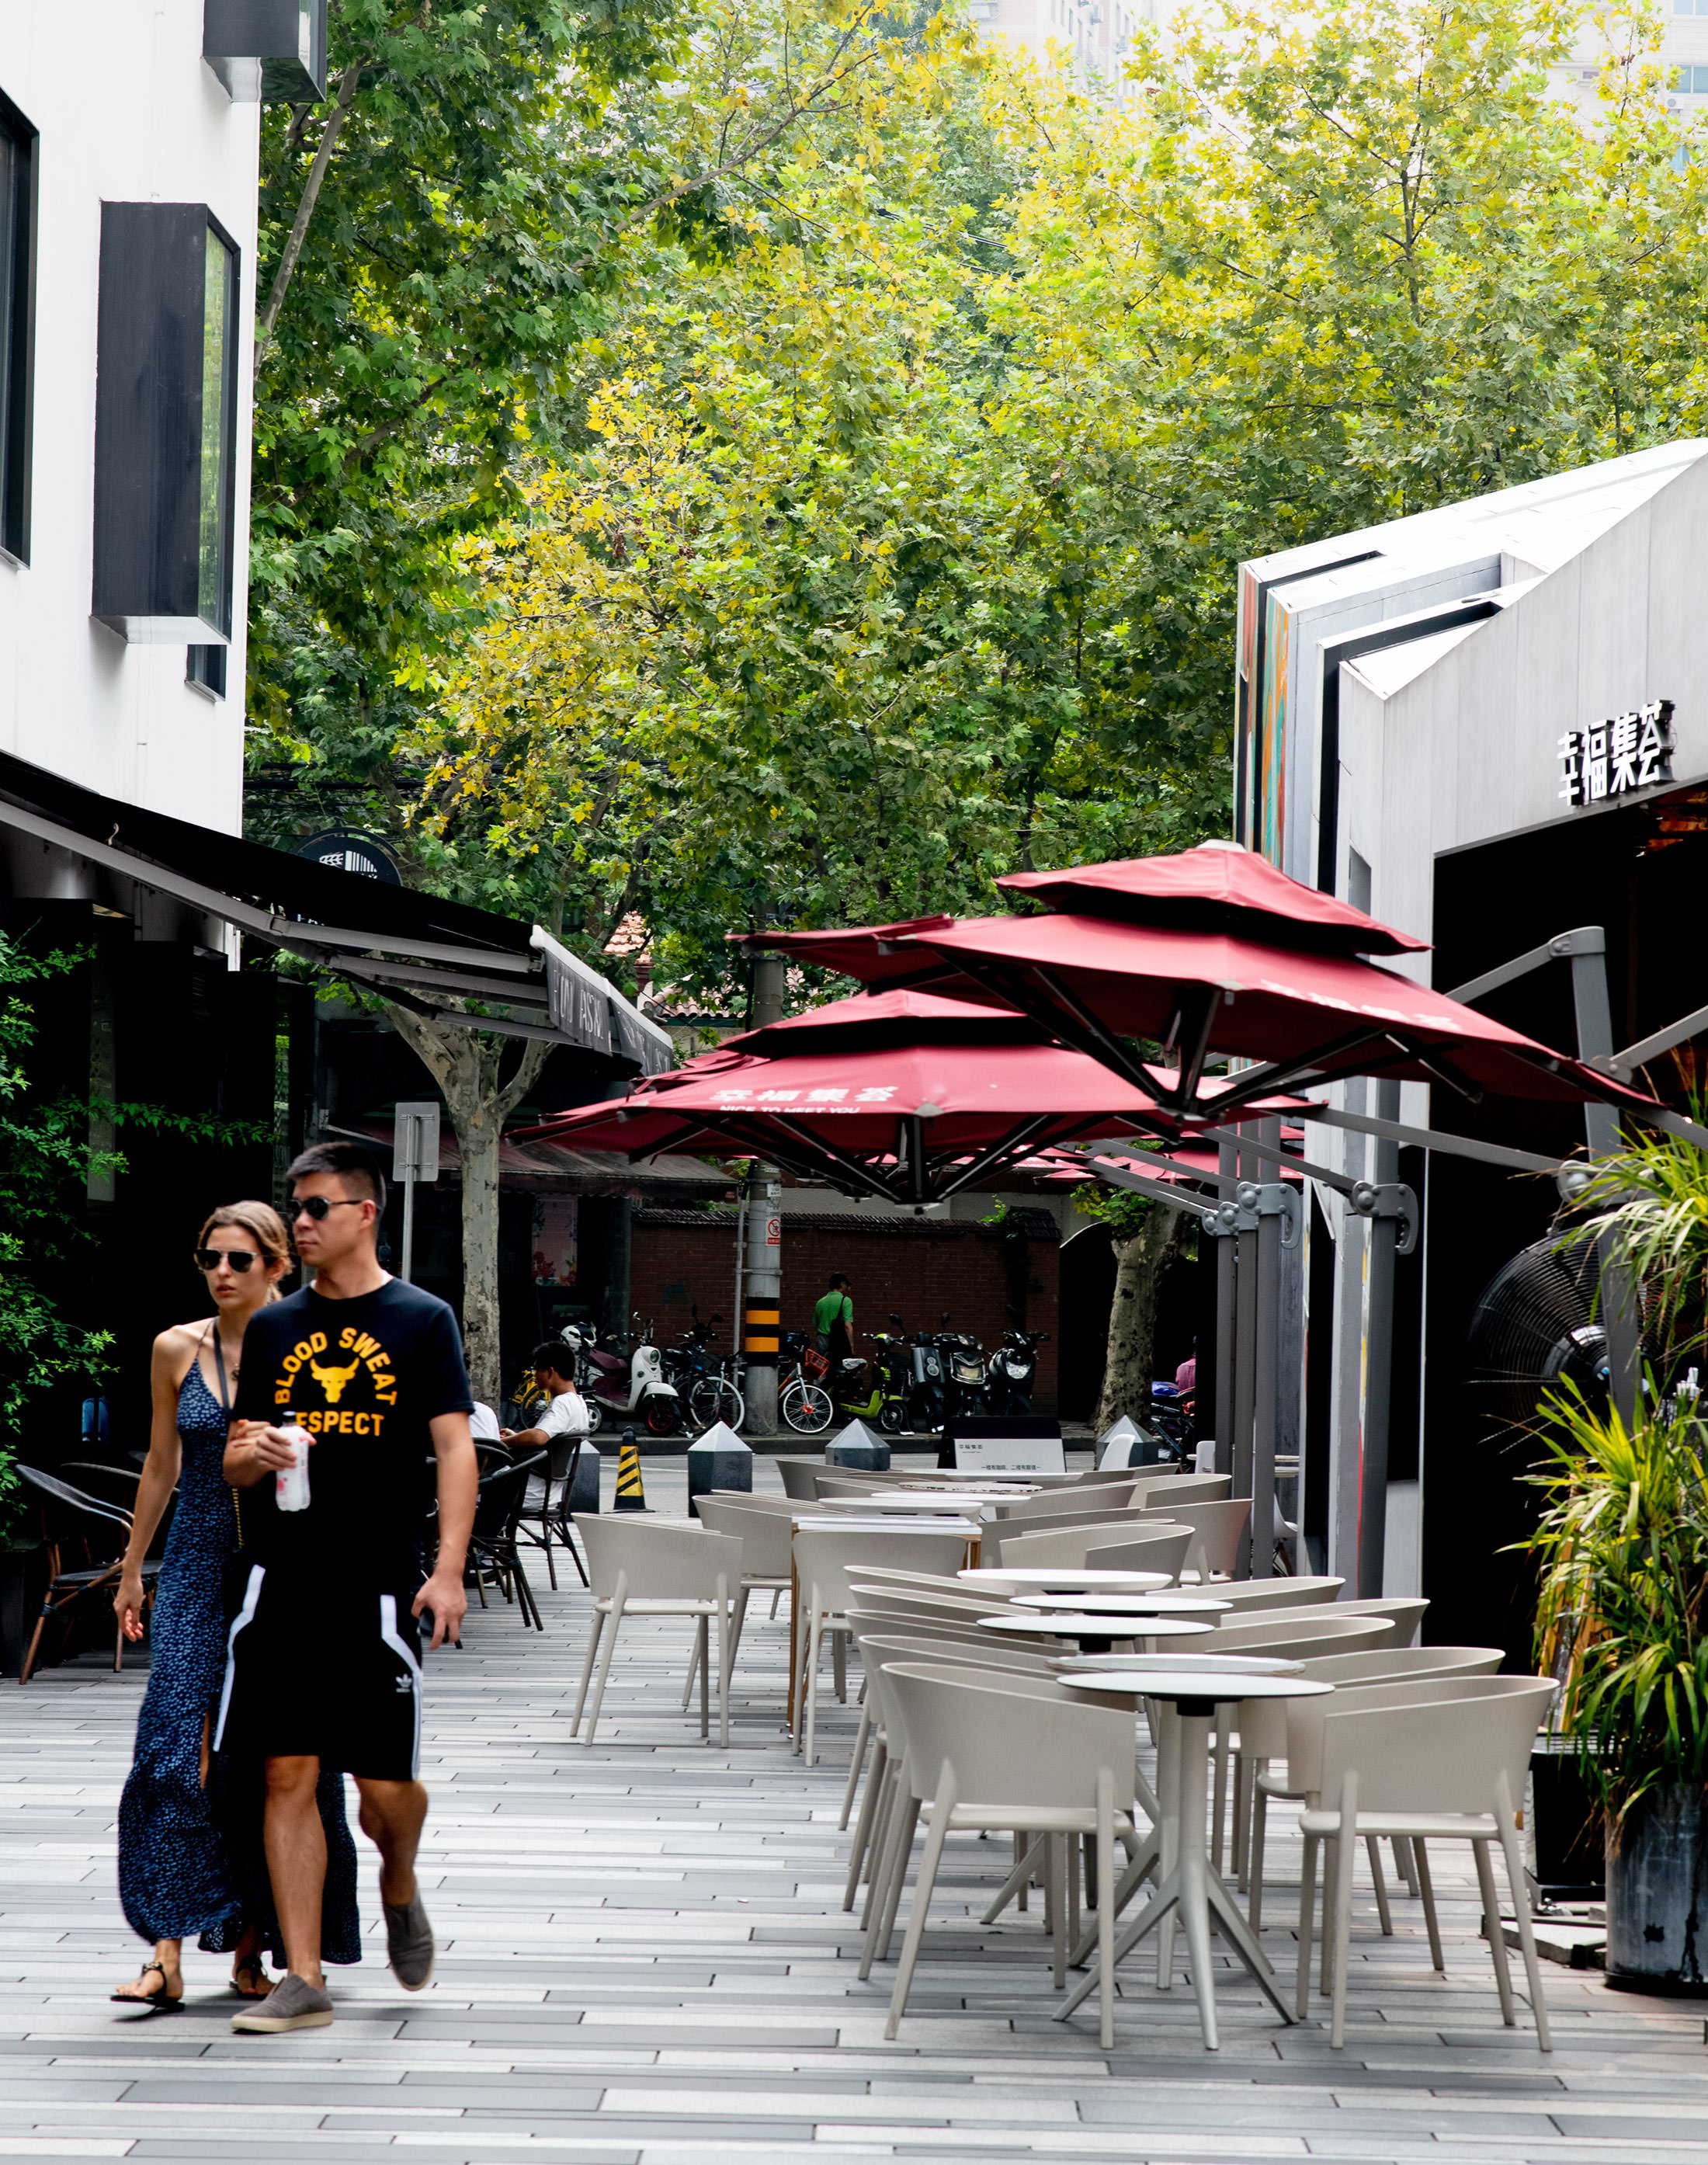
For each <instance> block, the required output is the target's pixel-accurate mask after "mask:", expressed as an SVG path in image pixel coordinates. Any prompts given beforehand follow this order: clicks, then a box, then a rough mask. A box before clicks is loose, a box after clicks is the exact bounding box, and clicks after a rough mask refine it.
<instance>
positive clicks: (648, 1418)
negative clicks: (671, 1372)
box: [564, 1316, 682, 1435]
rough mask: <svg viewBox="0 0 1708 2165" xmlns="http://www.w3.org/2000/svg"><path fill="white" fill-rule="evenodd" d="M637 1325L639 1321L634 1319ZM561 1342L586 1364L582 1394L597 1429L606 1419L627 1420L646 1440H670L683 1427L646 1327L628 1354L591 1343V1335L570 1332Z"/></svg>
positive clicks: (672, 1387) (676, 1397) (661, 1360)
mask: <svg viewBox="0 0 1708 2165" xmlns="http://www.w3.org/2000/svg"><path fill="white" fill-rule="evenodd" d="M634 1320H635V1322H636V1323H637V1324H640V1318H639V1316H636V1318H635V1319H634ZM564 1336H565V1342H566V1343H567V1344H568V1345H570V1346H573V1347H574V1349H575V1352H576V1354H577V1355H578V1356H580V1359H579V1361H578V1363H577V1365H578V1366H581V1364H582V1363H585V1368H584V1371H583V1372H584V1374H585V1376H586V1382H585V1383H583V1384H582V1390H581V1395H582V1396H583V1397H584V1398H585V1399H586V1401H587V1411H588V1414H589V1415H590V1416H591V1422H592V1425H593V1427H594V1429H595V1430H596V1429H598V1428H599V1427H601V1426H602V1424H603V1420H604V1416H605V1415H606V1414H615V1415H617V1416H619V1417H620V1418H621V1420H625V1421H633V1420H639V1421H640V1422H641V1423H642V1424H643V1425H644V1427H645V1429H646V1430H647V1433H648V1434H649V1435H675V1431H676V1430H677V1429H678V1428H679V1427H680V1426H681V1420H682V1401H681V1396H680V1394H679V1393H678V1392H677V1390H676V1387H675V1384H674V1383H671V1382H670V1379H669V1377H667V1376H666V1375H665V1356H664V1355H663V1354H662V1353H661V1352H660V1351H659V1348H658V1346H656V1344H655V1343H654V1340H653V1327H652V1325H651V1324H650V1323H647V1324H644V1325H641V1326H640V1329H639V1332H638V1334H637V1335H636V1338H635V1340H634V1343H633V1346H632V1347H631V1348H630V1349H629V1351H628V1352H627V1353H618V1352H614V1351H612V1349H611V1347H609V1346H599V1345H596V1344H595V1343H594V1342H593V1334H592V1333H591V1330H581V1329H580V1328H577V1327H572V1328H571V1329H570V1330H567V1331H565V1334H564Z"/></svg>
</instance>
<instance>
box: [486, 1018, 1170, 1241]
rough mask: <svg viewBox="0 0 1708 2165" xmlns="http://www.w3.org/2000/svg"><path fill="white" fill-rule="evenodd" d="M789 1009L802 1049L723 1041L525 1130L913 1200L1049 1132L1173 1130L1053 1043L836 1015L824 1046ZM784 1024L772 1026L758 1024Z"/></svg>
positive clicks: (1128, 1088) (1058, 1136)
mask: <svg viewBox="0 0 1708 2165" xmlns="http://www.w3.org/2000/svg"><path fill="white" fill-rule="evenodd" d="M857 1004H860V1003H856V1002H854V1001H846V1002H838V1003H837V1005H838V1007H842V1008H848V1007H854V1006H855V1005H857ZM817 1012H818V1013H819V1014H829V1012H830V1011H829V1010H828V1009H822V1010H818V1011H817ZM797 1020H798V1021H799V1023H800V1024H801V1025H807V1027H805V1028H802V1029H801V1030H799V1031H798V1033H797V1035H798V1036H799V1038H800V1039H801V1040H804V1041H803V1043H802V1050H801V1052H800V1054H799V1055H798V1056H790V1057H786V1058H783V1057H778V1058H771V1059H765V1058H762V1057H759V1056H754V1055H752V1054H749V1053H744V1052H732V1051H730V1050H728V1048H727V1047H720V1048H719V1050H718V1051H717V1052H715V1053H710V1054H707V1055H706V1056H704V1057H703V1058H702V1059H700V1060H696V1061H691V1062H690V1063H689V1065H688V1066H687V1067H684V1068H680V1069H678V1070H677V1071H676V1072H675V1073H674V1074H670V1075H660V1076H652V1077H648V1078H647V1080H646V1082H645V1083H644V1084H643V1085H642V1086H641V1087H640V1088H637V1089H636V1090H635V1091H634V1092H633V1093H632V1094H631V1095H630V1096H628V1098H623V1099H621V1100H619V1101H618V1102H616V1103H614V1104H613V1103H610V1102H607V1103H606V1104H598V1105H588V1106H584V1107H582V1108H581V1109H579V1110H578V1111H576V1112H573V1113H567V1114H564V1115H563V1116H562V1117H561V1118H560V1119H555V1120H552V1121H549V1122H546V1123H544V1124H542V1125H540V1126H539V1127H537V1128H533V1129H530V1130H527V1131H526V1135H525V1136H524V1138H523V1139H527V1138H530V1137H549V1138H550V1139H551V1140H554V1141H558V1142H562V1143H566V1144H570V1145H571V1146H581V1147H583V1148H586V1149H591V1150H615V1151H623V1152H624V1153H625V1154H626V1155H628V1156H630V1157H646V1156H651V1155H652V1154H653V1153H654V1151H660V1150H667V1149H668V1150H672V1151H685V1150H686V1151H709V1152H713V1153H717V1154H721V1155H723V1156H730V1155H732V1154H738V1155H741V1156H761V1157H765V1158H769V1159H770V1160H772V1161H773V1162H775V1163H777V1164H780V1165H783V1166H785V1167H787V1168H788V1169H789V1170H790V1171H791V1172H796V1173H798V1174H801V1175H805V1176H807V1177H812V1178H814V1179H821V1180H822V1179H828V1180H829V1181H831V1182H832V1183H833V1184H835V1185H837V1186H838V1187H843V1188H852V1189H853V1190H854V1191H855V1192H857V1193H867V1194H872V1195H879V1196H882V1197H883V1198H885V1199H886V1200H887V1201H890V1202H892V1203H912V1204H921V1203H927V1202H935V1201H940V1200H942V1199H943V1198H944V1197H945V1196H948V1195H950V1194H953V1193H954V1192H955V1190H956V1189H958V1188H964V1187H965V1186H966V1185H967V1184H968V1183H969V1182H970V1181H972V1180H975V1179H977V1178H980V1177H982V1176H983V1175H985V1174H987V1173H989V1172H993V1171H995V1170H996V1168H997V1167H1001V1166H1003V1165H1006V1164H1009V1163H1011V1162H1012V1161H1013V1160H1014V1159H1016V1158H1017V1157H1021V1156H1025V1155H1026V1153H1027V1151H1033V1150H1036V1149H1037V1148H1038V1147H1039V1146H1042V1145H1043V1144H1046V1143H1054V1142H1065V1141H1069V1140H1073V1139H1075V1138H1076V1137H1078V1136H1081V1135H1103V1134H1107V1133H1110V1132H1115V1131H1122V1130H1124V1131H1127V1132H1135V1131H1137V1132H1143V1131H1148V1130H1161V1131H1164V1132H1172V1128H1171V1124H1170V1123H1169V1122H1168V1121H1167V1120H1166V1119H1164V1118H1163V1117H1162V1116H1161V1115H1159V1113H1158V1110H1157V1106H1156V1101H1155V1099H1154V1097H1153V1096H1152V1095H1151V1094H1150V1093H1149V1092H1148V1091H1146V1090H1144V1089H1143V1088H1135V1087H1134V1086H1133V1085H1131V1084H1129V1083H1125V1082H1123V1081H1122V1079H1121V1078H1120V1077H1117V1076H1114V1075H1112V1074H1111V1073H1110V1072H1109V1071H1108V1069H1107V1068H1106V1067H1102V1066H1101V1065H1100V1064H1099V1063H1098V1062H1096V1061H1091V1060H1087V1059H1085V1057H1084V1056H1083V1055H1081V1054H1080V1053H1077V1052H1071V1051H1066V1050H1065V1049H1064V1047H1062V1046H1057V1045H1048V1044H1038V1043H1036V1042H1033V1043H1019V1044H1017V1043H1014V1042H1012V1039H1011V1040H1010V1041H1002V1039H1001V1037H1000V1036H999V1038H998V1041H996V1042H991V1041H989V1040H988V1039H987V1040H986V1041H985V1042H982V1043H979V1042H975V1043H965V1042H961V1043H955V1042H953V1041H952V1042H949V1043H947V1044H936V1045H933V1044H923V1045H921V1044H904V1045H900V1046H874V1047H870V1048H867V1049H865V1050H858V1049H854V1048H847V1049H838V1047H837V1046H835V1044H834V1042H833V1041H832V1042H831V1043H829V1044H817V1043H812V1042H811V1040H812V1037H813V1032H812V1029H811V1027H810V1025H811V1021H812V1018H811V1017H808V1016H803V1017H801V1018H798V1019H797ZM1017 1020H1018V1018H1017V1017H1014V1016H1012V1015H1007V1014H998V1016H997V1017H996V1028H997V1030H998V1031H999V1032H1003V1033H1007V1032H1010V1031H1012V1025H1014V1023H1015V1022H1016V1021H1017ZM761 1034H762V1033H758V1032H755V1033H754V1035H761ZM763 1035H767V1036H770V1037H772V1038H774V1039H775V1037H777V1036H782V1035H786V1032H785V1030H784V1029H783V1028H782V1027H781V1026H777V1027H776V1028H775V1029H774V1030H770V1031H767V1032H765V1033H763ZM825 1035H827V1036H828V1038H830V1039H831V1040H834V1039H835V1037H836V1035H838V1025H837V1024H836V1021H835V1019H834V1018H833V1020H832V1024H831V1026H830V1028H829V1030H828V1031H827V1032H826V1033H825ZM809 1046H810V1049H809Z"/></svg>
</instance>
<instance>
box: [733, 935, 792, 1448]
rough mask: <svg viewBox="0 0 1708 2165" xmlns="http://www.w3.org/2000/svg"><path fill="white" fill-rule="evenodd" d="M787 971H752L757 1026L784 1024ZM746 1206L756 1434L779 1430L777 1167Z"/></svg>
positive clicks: (747, 1337)
mask: <svg viewBox="0 0 1708 2165" xmlns="http://www.w3.org/2000/svg"><path fill="white" fill-rule="evenodd" d="M785 972H786V964H785V962H784V961H783V958H782V956H780V955H766V956H761V957H760V959H759V961H756V962H755V963H754V980H753V1026H754V1029H755V1030H762V1029H764V1027H765V1025H766V1024H767V1023H773V1022H780V1021H781V1020H782V1019H783V995H784V990H785V984H786V977H785ZM748 1198H749V1199H748V1205H747V1293H746V1300H745V1304H744V1310H743V1314H742V1324H743V1338H742V1343H743V1350H744V1352H745V1354H746V1356H747V1418H748V1425H749V1427H750V1428H752V1429H753V1430H754V1431H755V1432H756V1433H757V1434H759V1435H770V1434H772V1433H775V1429H776V1425H777V1354H778V1351H779V1349H780V1333H781V1330H782V1298H783V1220H782V1216H781V1210H780V1205H781V1203H782V1183H781V1181H780V1178H779V1177H778V1173H777V1168H776V1167H775V1166H774V1165H756V1166H754V1170H753V1184H752V1186H751V1187H750V1188H749V1191H748Z"/></svg>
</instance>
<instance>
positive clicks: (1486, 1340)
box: [1465, 1236, 1607, 1430]
mask: <svg viewBox="0 0 1708 2165" xmlns="http://www.w3.org/2000/svg"><path fill="white" fill-rule="evenodd" d="M1597 1275H1598V1266H1597V1262H1596V1256H1595V1249H1594V1247H1593V1246H1591V1245H1590V1243H1589V1242H1587V1241H1585V1242H1584V1243H1583V1244H1582V1245H1581V1246H1573V1247H1571V1248H1569V1249H1568V1250H1566V1251H1564V1252H1562V1251H1561V1250H1560V1249H1559V1247H1558V1246H1557V1241H1556V1237H1554V1236H1551V1237H1550V1238H1548V1240H1545V1241H1536V1242H1534V1243H1533V1244H1532V1246H1530V1247H1527V1248H1521V1249H1520V1250H1519V1251H1518V1253H1517V1254H1516V1256H1513V1257H1512V1259H1511V1262H1506V1263H1503V1264H1502V1265H1501V1267H1500V1269H1499V1270H1498V1271H1496V1272H1495V1275H1494V1277H1492V1278H1490V1281H1489V1283H1488V1284H1487V1285H1486V1286H1485V1287H1484V1288H1483V1291H1482V1293H1481V1294H1480V1296H1479V1298H1478V1301H1477V1304H1476V1306H1475V1307H1474V1309H1472V1310H1471V1320H1470V1326H1469V1330H1468V1332H1467V1334H1466V1340H1467V1342H1466V1349H1465V1351H1466V1384H1467V1388H1468V1389H1469V1394H1470V1399H1471V1403H1472V1404H1474V1406H1475V1407H1476V1409H1477V1410H1478V1412H1479V1414H1482V1415H1483V1416H1484V1418H1485V1420H1486V1421H1487V1422H1488V1425H1489V1426H1490V1429H1491V1430H1495V1429H1527V1428H1529V1427H1531V1426H1532V1425H1533V1424H1534V1422H1535V1420H1536V1416H1537V1408H1538V1406H1539V1405H1540V1404H1541V1401H1542V1395H1543V1393H1546V1392H1548V1391H1551V1390H1552V1391H1558V1390H1559V1388H1560V1387H1561V1385H1562V1384H1563V1383H1575V1384H1576V1385H1577V1387H1578V1388H1579V1390H1580V1391H1581V1392H1582V1393H1583V1394H1584V1399H1586V1400H1587V1401H1588V1403H1589V1404H1590V1406H1591V1407H1593V1408H1594V1409H1595V1410H1596V1411H1597V1412H1600V1413H1605V1412H1606V1409H1607V1334H1606V1330H1603V1329H1602V1327H1601V1325H1600V1321H1599V1320H1598V1319H1597V1317H1596V1315H1595V1288H1596V1279H1597Z"/></svg>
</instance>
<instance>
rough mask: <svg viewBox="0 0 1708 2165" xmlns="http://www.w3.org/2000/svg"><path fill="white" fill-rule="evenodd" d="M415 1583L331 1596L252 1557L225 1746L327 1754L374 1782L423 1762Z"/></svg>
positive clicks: (222, 1721) (232, 1639)
mask: <svg viewBox="0 0 1708 2165" xmlns="http://www.w3.org/2000/svg"><path fill="white" fill-rule="evenodd" d="M415 1593H416V1588H413V1587H412V1588H410V1589H409V1590H408V1592H407V1593H404V1592H402V1591H399V1592H397V1593H348V1592H344V1593H339V1594H337V1595H335V1596H333V1597H331V1598H329V1599H328V1597H327V1596H326V1595H325V1594H323V1593H320V1592H319V1591H318V1590H315V1591H313V1592H311V1591H308V1590H306V1589H304V1588H303V1587H302V1582H301V1581H300V1580H298V1581H297V1582H296V1583H295V1584H294V1585H292V1584H287V1583H286V1582H285V1581H283V1580H281V1578H279V1576H278V1574H277V1572H270V1571H268V1570H267V1569H265V1567H263V1566H262V1565H260V1564H255V1565H254V1566H252V1567H251V1568H250V1575H249V1581H248V1583H247V1585H246V1586H245V1587H244V1593H243V1600H242V1603H241V1605H240V1606H239V1609H238V1612H237V1615H235V1616H234V1618H233V1619H232V1622H231V1628H230V1630H229V1635H228V1637H227V1641H226V1660H225V1684H224V1688H223V1691H222V1693H221V1694H220V1700H219V1712H218V1718H217V1720H216V1724H215V1728H214V1737H213V1744H214V1749H215V1750H216V1751H218V1750H221V1749H224V1750H227V1751H234V1752H236V1753H239V1754H240V1755H243V1756H244V1757H257V1758H265V1759H293V1758H297V1757H313V1758H316V1759H318V1760H319V1762H320V1764H321V1766H322V1767H323V1769H331V1770H335V1771H336V1772H338V1773H344V1774H360V1775H365V1777H366V1778H368V1779H369V1780H370V1781H374V1782H408V1781H413V1780H414V1778H416V1776H417V1775H418V1773H419V1772H420V1767H421V1634H420V1631H419V1630H418V1627H417V1625H416V1621H415V1619H414V1618H413V1616H412V1615H410V1613H409V1606H410V1604H411V1603H412V1602H413V1600H414V1599H415Z"/></svg>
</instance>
